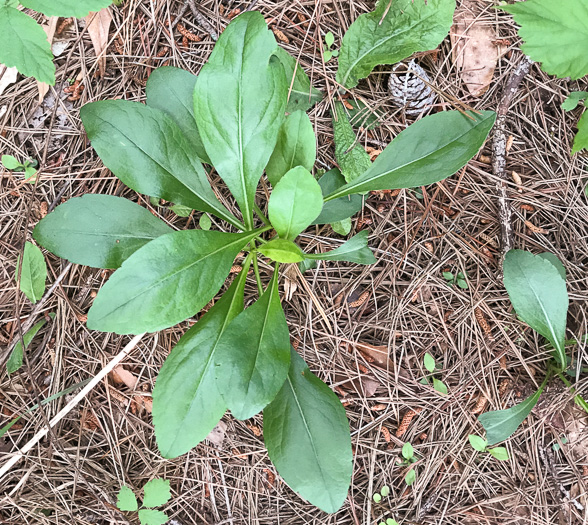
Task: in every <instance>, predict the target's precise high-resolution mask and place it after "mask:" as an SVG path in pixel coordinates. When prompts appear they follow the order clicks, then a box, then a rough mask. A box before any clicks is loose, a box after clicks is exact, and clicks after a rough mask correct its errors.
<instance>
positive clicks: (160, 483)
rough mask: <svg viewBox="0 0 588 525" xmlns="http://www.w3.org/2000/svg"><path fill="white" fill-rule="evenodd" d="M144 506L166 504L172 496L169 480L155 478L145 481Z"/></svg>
mask: <svg viewBox="0 0 588 525" xmlns="http://www.w3.org/2000/svg"><path fill="white" fill-rule="evenodd" d="M143 493H144V497H143V507H149V508H152V507H159V506H160V505H165V504H166V503H167V502H168V501H169V500H170V498H171V492H170V488H169V480H167V479H161V478H155V479H152V480H151V481H148V482H147V483H145V486H144V487H143Z"/></svg>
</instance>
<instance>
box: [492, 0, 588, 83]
mask: <svg viewBox="0 0 588 525" xmlns="http://www.w3.org/2000/svg"><path fill="white" fill-rule="evenodd" d="M497 7H498V8H499V9H503V10H504V11H506V12H508V13H510V14H512V15H513V18H514V20H515V22H516V23H517V24H519V26H520V28H519V36H520V37H521V38H522V39H523V41H524V43H523V45H522V46H521V50H522V51H523V53H525V54H526V55H528V56H529V57H530V58H532V59H533V60H534V61H535V62H541V69H543V71H545V72H546V73H549V74H550V75H555V76H558V77H560V78H565V77H571V78H572V80H577V79H579V78H581V77H583V76H585V75H586V74H588V56H586V52H585V51H586V47H587V46H588V4H587V3H586V0H559V1H558V2H555V3H554V2H552V1H551V0H528V1H526V2H519V3H516V4H513V5H500V6H497Z"/></svg>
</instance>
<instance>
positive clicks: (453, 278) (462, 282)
mask: <svg viewBox="0 0 588 525" xmlns="http://www.w3.org/2000/svg"><path fill="white" fill-rule="evenodd" d="M467 276H468V275H467V273H466V272H458V274H457V275H454V274H453V273H452V272H448V271H447V272H443V278H444V279H445V280H446V281H447V284H448V285H449V286H453V285H454V284H457V286H459V287H460V288H461V289H462V290H467V289H468V282H467V280H466V279H467Z"/></svg>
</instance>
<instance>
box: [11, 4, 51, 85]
mask: <svg viewBox="0 0 588 525" xmlns="http://www.w3.org/2000/svg"><path fill="white" fill-rule="evenodd" d="M0 63H2V64H4V65H5V66H7V67H16V69H18V71H19V72H20V73H21V74H23V75H25V76H32V77H35V78H36V79H37V80H38V81H39V82H45V83H46V84H50V85H53V84H55V66H54V65H53V54H52V53H51V45H50V44H49V41H48V40H47V35H46V34H45V31H43V28H42V27H41V26H40V25H39V24H37V23H36V22H35V21H34V20H33V19H32V18H31V17H30V16H27V15H26V14H24V13H23V12H22V11H19V10H18V9H15V8H13V7H7V6H2V7H0Z"/></svg>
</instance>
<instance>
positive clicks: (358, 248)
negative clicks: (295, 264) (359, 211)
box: [304, 230, 376, 264]
mask: <svg viewBox="0 0 588 525" xmlns="http://www.w3.org/2000/svg"><path fill="white" fill-rule="evenodd" d="M368 235H369V232H368V231H367V230H363V231H361V232H359V233H358V234H357V235H354V236H353V237H351V239H349V240H348V241H347V242H346V243H345V244H342V245H341V246H339V248H336V249H335V250H331V251H330V252H326V253H305V254H304V257H306V258H307V259H318V260H321V261H348V262H353V263H357V264H373V263H375V262H376V258H375V257H374V254H373V253H372V251H371V250H370V249H369V248H368V245H367V241H368Z"/></svg>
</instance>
